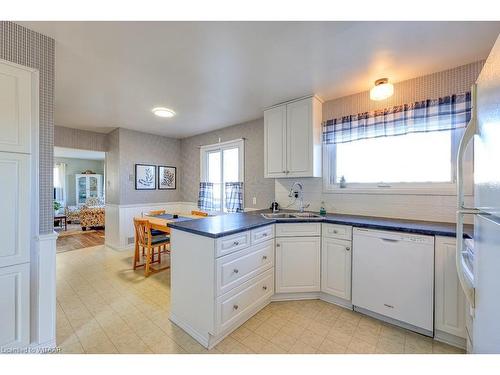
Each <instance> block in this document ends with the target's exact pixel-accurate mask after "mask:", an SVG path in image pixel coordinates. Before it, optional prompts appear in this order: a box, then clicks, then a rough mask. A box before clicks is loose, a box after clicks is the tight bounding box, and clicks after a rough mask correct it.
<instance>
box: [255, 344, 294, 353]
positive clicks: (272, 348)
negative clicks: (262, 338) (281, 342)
mask: <svg viewBox="0 0 500 375" xmlns="http://www.w3.org/2000/svg"><path fill="white" fill-rule="evenodd" d="M286 353H288V352H287V351H286V350H285V349H283V348H281V347H279V346H278V345H276V344H273V343H272V342H268V343H266V344H264V346H263V347H262V348H261V349H260V350H259V351H258V354H286Z"/></svg>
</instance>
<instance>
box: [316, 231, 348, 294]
mask: <svg viewBox="0 0 500 375" xmlns="http://www.w3.org/2000/svg"><path fill="white" fill-rule="evenodd" d="M351 253H352V251H351V242H350V241H343V240H336V239H333V238H323V244H322V247H321V291H322V292H325V293H327V294H331V295H333V296H336V297H339V298H343V299H346V300H350V299H351Z"/></svg>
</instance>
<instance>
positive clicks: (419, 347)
mask: <svg viewBox="0 0 500 375" xmlns="http://www.w3.org/2000/svg"><path fill="white" fill-rule="evenodd" d="M405 353H407V354H430V353H432V339H431V338H429V337H426V336H423V335H419V334H417V333H413V332H412V333H407V334H406V336H405Z"/></svg>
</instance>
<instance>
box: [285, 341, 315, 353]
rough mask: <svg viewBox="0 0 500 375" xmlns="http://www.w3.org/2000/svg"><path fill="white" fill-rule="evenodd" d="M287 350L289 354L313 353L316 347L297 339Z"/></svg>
mask: <svg viewBox="0 0 500 375" xmlns="http://www.w3.org/2000/svg"><path fill="white" fill-rule="evenodd" d="M288 352H289V353H291V354H314V353H316V352H317V349H316V348H314V347H312V346H311V345H308V344H306V343H304V342H302V341H297V342H296V343H295V344H293V345H292V347H291V348H290V350H289V351H288Z"/></svg>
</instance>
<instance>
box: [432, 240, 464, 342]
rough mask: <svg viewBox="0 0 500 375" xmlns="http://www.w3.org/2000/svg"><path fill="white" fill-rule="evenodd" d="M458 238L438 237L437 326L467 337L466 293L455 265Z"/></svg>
mask: <svg viewBox="0 0 500 375" xmlns="http://www.w3.org/2000/svg"><path fill="white" fill-rule="evenodd" d="M455 253H456V240H455V238H452V237H436V261H435V262H436V263H435V264H436V266H435V268H436V270H435V280H436V289H435V294H436V295H435V297H436V298H435V304H436V307H435V309H436V311H435V317H434V319H435V326H436V329H437V330H440V331H443V332H446V333H449V334H451V335H455V336H458V337H462V338H465V337H466V332H465V295H464V291H463V290H462V287H461V286H460V281H459V280H458V275H457V268H456V265H455Z"/></svg>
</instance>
